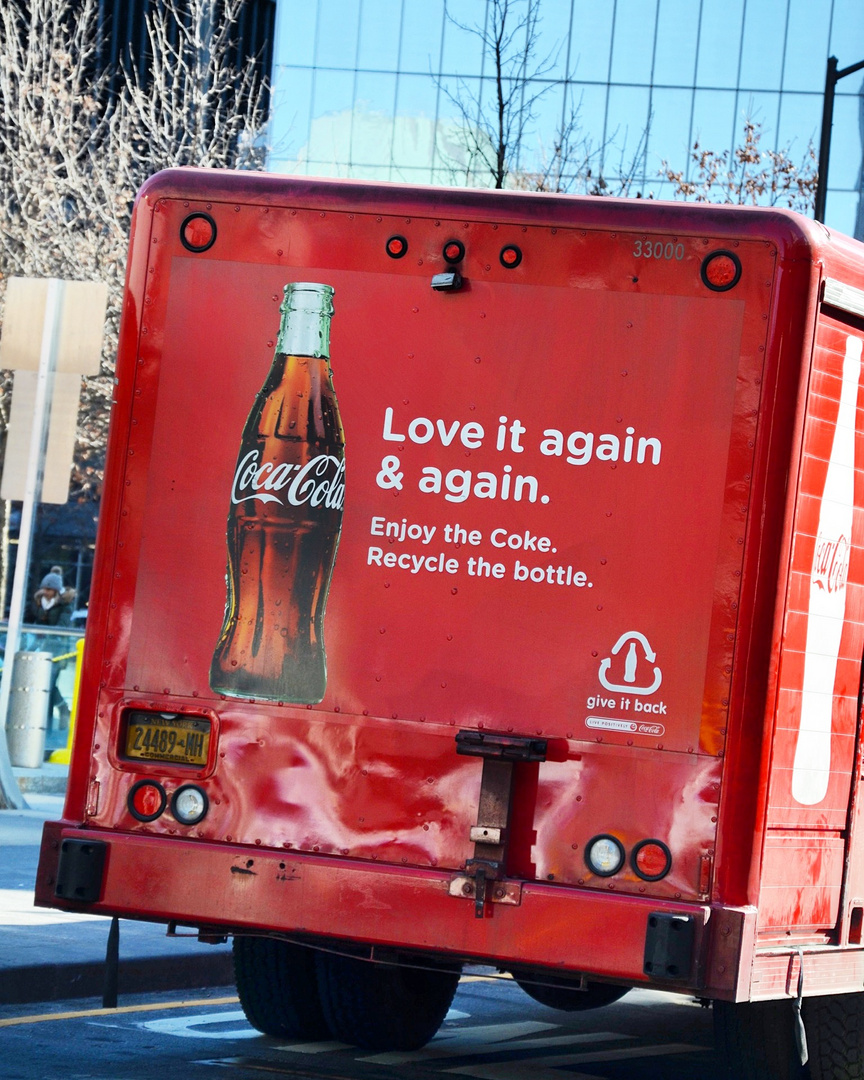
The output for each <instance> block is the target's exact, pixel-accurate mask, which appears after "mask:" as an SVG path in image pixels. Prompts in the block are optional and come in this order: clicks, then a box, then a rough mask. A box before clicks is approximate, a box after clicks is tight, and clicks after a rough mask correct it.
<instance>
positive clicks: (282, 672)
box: [210, 282, 345, 704]
mask: <svg viewBox="0 0 864 1080" xmlns="http://www.w3.org/2000/svg"><path fill="white" fill-rule="evenodd" d="M279 310H280V312H281V316H282V318H281V323H280V327H279V337H278V339H277V342H276V354H275V356H274V359H273V364H272V366H271V368H270V372H269V374H268V376H267V379H266V380H265V382H264V385H263V387H262V388H261V390H260V392H259V393H258V395H257V397H256V398H255V402H254V404H253V406H252V410H251V412H250V413H249V416H248V418H247V420H246V424H245V426H244V428H243V434H242V437H241V440H240V452H239V455H238V458H237V466H236V469H235V472H234V480H233V484H232V487H231V502H230V506H229V510H228V570H227V599H226V603H225V618H224V622H223V626H222V632H221V634H220V636H219V640H218V642H217V644H216V649H215V652H214V654H213V661H212V664H211V667H210V686H211V689H212V690H214V691H215V692H217V693H221V694H228V695H231V696H233V697H245V698H261V699H265V700H269V701H286V702H296V703H298V704H314V703H316V702H319V701H321V699H322V698H323V696H324V691H325V688H326V683H327V663H326V656H325V651H324V637H323V623H324V609H325V606H326V603H327V593H328V591H329V588H330V579H331V576H332V573H333V566H334V563H335V559H336V550H337V547H338V545H339V533H340V529H341V526H342V507H343V500H344V491H345V483H344V477H345V437H344V433H343V431H342V423H341V420H340V418H339V409H338V406H337V403H336V395H335V393H334V391H333V383H332V376H331V371H330V363H329V357H330V318H331V316H332V314H333V288H332V287H331V286H330V285H322V284H317V283H311V282H296V283H291V284H288V285H286V286H285V297H284V301H283V303H282V305H281V306H280V309H279Z"/></svg>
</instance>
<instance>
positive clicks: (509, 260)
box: [498, 244, 522, 270]
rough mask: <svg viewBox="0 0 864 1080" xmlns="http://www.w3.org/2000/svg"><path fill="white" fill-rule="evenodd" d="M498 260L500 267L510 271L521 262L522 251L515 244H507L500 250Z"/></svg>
mask: <svg viewBox="0 0 864 1080" xmlns="http://www.w3.org/2000/svg"><path fill="white" fill-rule="evenodd" d="M498 258H499V259H500V260H501V265H502V266H506V267H507V269H508V270H512V269H513V268H514V267H516V266H518V265H519V263H521V262H522V251H521V249H520V248H518V247H516V245H515V244H508V245H507V246H506V247H503V248H501V254H500V255H499V256H498Z"/></svg>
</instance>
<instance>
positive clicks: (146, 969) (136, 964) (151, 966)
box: [0, 952, 234, 1005]
mask: <svg viewBox="0 0 864 1080" xmlns="http://www.w3.org/2000/svg"><path fill="white" fill-rule="evenodd" d="M233 985H234V970H233V966H232V959H231V954H230V953H229V952H218V953H217V952H214V954H213V955H212V956H160V957H143V958H136V959H129V960H121V961H120V967H119V971H118V979H117V990H118V993H120V994H147V993H158V992H160V991H164V990H200V989H204V988H205V987H213V986H229V987H230V986H233ZM104 988H105V964H104V962H98V963H97V962H92V961H85V962H83V963H80V964H63V963H59V964H38V965H34V966H31V967H20V968H14V967H13V968H4V969H3V977H2V979H0V1005H28V1004H32V1003H35V1002H42V1001H66V1000H68V999H72V998H91V997H96V998H101V997H102V993H103V990H104Z"/></svg>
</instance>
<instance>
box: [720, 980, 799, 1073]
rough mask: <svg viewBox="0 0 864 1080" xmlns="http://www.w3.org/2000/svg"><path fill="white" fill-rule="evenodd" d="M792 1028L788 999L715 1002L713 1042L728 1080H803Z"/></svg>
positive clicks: (793, 1022) (793, 1023)
mask: <svg viewBox="0 0 864 1080" xmlns="http://www.w3.org/2000/svg"><path fill="white" fill-rule="evenodd" d="M795 1027H796V1018H795V1005H794V1002H793V1001H792V1000H791V999H789V998H785V999H783V1000H781V1001H742V1002H737V1003H734V1002H730V1001H715V1002H714V1040H715V1043H716V1046H717V1052H718V1053H719V1054H720V1055H721V1057H722V1059H723V1062H724V1064H725V1067H726V1070H727V1076H728V1077H729V1080H805V1078H806V1076H807V1073H806V1071H805V1069H804V1067H803V1066H802V1065H801V1059H800V1055H799V1052H798V1044H797V1042H796V1040H795Z"/></svg>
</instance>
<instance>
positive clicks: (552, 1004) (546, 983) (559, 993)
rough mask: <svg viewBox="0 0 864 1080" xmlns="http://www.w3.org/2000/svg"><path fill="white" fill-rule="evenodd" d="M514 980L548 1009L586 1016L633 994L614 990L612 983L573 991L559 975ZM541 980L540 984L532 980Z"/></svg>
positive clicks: (618, 988)
mask: <svg viewBox="0 0 864 1080" xmlns="http://www.w3.org/2000/svg"><path fill="white" fill-rule="evenodd" d="M513 978H514V979H515V980H516V982H517V983H518V984H519V986H520V987H521V988H522V989H523V990H524V991H525V993H526V994H527V995H528V997H530V998H533V999H534V1000H535V1001H537V1002H539V1003H540V1004H541V1005H545V1006H546V1007H547V1009H562V1010H563V1011H564V1012H587V1010H588V1009H602V1008H603V1007H604V1006H605V1005H612V1004H613V1003H614V1002H616V1001H618V1000H619V999H620V998H622V997H624V995H625V994H626V993H627V992H628V991H629V990H630V987H629V986H612V985H611V984H610V983H597V982H589V983H588V985H587V987H586V988H585V989H584V990H579V989H574V987H573V984H572V983H569V982H568V981H567V979H562V978H560V977H559V976H557V975H543V974H541V973H540V972H536V973H534V974H533V975H530V976H529V975H527V974H523V973H521V972H520V973H519V974H518V975H517V974H516V972H513ZM534 979H537V980H540V981H538V982H534V981H529V980H534Z"/></svg>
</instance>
